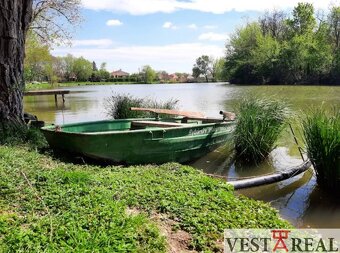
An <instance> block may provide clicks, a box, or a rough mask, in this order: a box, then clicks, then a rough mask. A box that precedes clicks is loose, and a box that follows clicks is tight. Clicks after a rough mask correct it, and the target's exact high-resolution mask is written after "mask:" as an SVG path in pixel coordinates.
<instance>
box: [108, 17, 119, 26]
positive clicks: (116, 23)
mask: <svg viewBox="0 0 340 253" xmlns="http://www.w3.org/2000/svg"><path fill="white" fill-rule="evenodd" d="M122 24H123V23H122V22H121V21H120V20H118V19H110V20H108V21H107V22H106V25H107V26H120V25H122Z"/></svg>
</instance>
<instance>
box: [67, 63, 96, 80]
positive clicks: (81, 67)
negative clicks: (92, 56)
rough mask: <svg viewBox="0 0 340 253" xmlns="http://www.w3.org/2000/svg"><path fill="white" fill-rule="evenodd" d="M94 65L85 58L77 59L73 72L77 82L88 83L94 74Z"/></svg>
mask: <svg viewBox="0 0 340 253" xmlns="http://www.w3.org/2000/svg"><path fill="white" fill-rule="evenodd" d="M92 67H93V66H92V63H91V62H90V61H88V60H86V59H85V58H83V57H79V58H76V59H75V60H74V62H73V67H72V72H73V73H74V74H75V75H76V77H77V80H79V81H87V80H88V79H89V78H90V76H91V74H92Z"/></svg>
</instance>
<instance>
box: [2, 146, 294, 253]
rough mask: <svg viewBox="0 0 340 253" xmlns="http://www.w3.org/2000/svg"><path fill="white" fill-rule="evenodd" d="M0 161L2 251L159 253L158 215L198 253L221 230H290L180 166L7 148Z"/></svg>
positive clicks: (256, 205)
mask: <svg viewBox="0 0 340 253" xmlns="http://www.w3.org/2000/svg"><path fill="white" fill-rule="evenodd" d="M0 157H1V159H0V177H1V182H0V206H1V213H0V232H1V237H0V251H1V252H61V251H62V252H165V251H166V243H165V238H164V237H163V236H161V234H160V231H159V228H158V226H157V224H156V223H155V217H157V216H159V214H162V216H163V217H164V216H165V217H167V219H169V220H170V221H171V222H170V224H173V229H182V230H185V231H186V232H188V233H190V235H191V236H192V240H191V241H189V243H190V246H191V248H192V249H195V250H197V251H204V252H214V251H217V250H218V249H220V248H218V246H217V245H216V242H217V241H220V240H222V239H223V231H224V229H226V228H278V227H279V228H287V227H290V225H289V224H288V223H287V222H285V221H283V220H281V219H280V218H279V215H278V213H277V211H276V210H275V209H273V208H271V207H270V206H269V205H268V204H265V203H262V202H259V201H255V200H250V199H248V198H246V197H243V196H235V195H234V193H233V190H232V187H231V186H229V185H228V184H226V183H225V182H222V181H219V180H216V179H213V178H210V177H208V176H205V175H204V174H203V173H202V172H200V171H197V170H195V169H193V168H190V167H186V166H182V165H179V164H165V165H162V166H151V165H150V166H140V167H128V168H123V167H105V168H99V167H95V166H88V165H84V166H78V165H73V164H65V163H61V162H58V161H53V160H51V159H50V158H48V157H46V156H43V155H40V154H38V153H36V152H28V151H27V150H25V149H24V148H18V147H6V146H0ZM174 182H180V183H174ZM129 210H135V211H134V212H132V214H131V212H129ZM151 216H152V217H153V218H151ZM157 222H162V220H158V221H157Z"/></svg>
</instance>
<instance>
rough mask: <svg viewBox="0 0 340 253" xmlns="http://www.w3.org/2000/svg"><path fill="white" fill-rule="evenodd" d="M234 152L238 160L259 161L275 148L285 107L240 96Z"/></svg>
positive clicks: (286, 112) (283, 120)
mask: <svg viewBox="0 0 340 253" xmlns="http://www.w3.org/2000/svg"><path fill="white" fill-rule="evenodd" d="M236 111H237V117H238V119H237V125H236V129H235V136H234V137H235V138H234V142H235V151H236V156H237V159H238V160H239V161H240V162H246V163H258V162H260V161H262V160H264V159H265V158H266V157H267V156H268V155H269V153H270V152H271V151H272V150H273V149H274V144H275V142H276V141H277V139H278V137H279V134H280V133H281V131H282V129H283V128H284V126H285V124H284V123H285V120H286V119H287V117H288V110H287V107H286V106H285V104H284V103H282V102H278V101H274V100H271V99H257V98H249V99H243V100H242V101H241V102H240V104H239V105H238V108H237V110H236Z"/></svg>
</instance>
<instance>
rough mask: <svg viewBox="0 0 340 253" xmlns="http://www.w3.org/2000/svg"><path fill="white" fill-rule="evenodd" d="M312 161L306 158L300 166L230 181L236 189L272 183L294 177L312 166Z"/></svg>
mask: <svg viewBox="0 0 340 253" xmlns="http://www.w3.org/2000/svg"><path fill="white" fill-rule="evenodd" d="M311 165H312V163H311V161H310V160H306V161H305V162H303V163H302V164H300V165H298V166H294V167H291V168H290V169H287V170H284V171H280V172H276V173H273V174H272V175H265V176H259V177H254V178H249V179H243V180H237V181H231V182H228V183H229V184H231V185H233V186H234V189H235V190H237V189H243V188H250V187H255V186H260V185H266V184H272V183H276V182H280V181H283V180H286V179H289V178H292V177H295V176H297V175H299V174H301V173H303V172H305V171H306V170H308V169H309V168H310V167H311Z"/></svg>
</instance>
